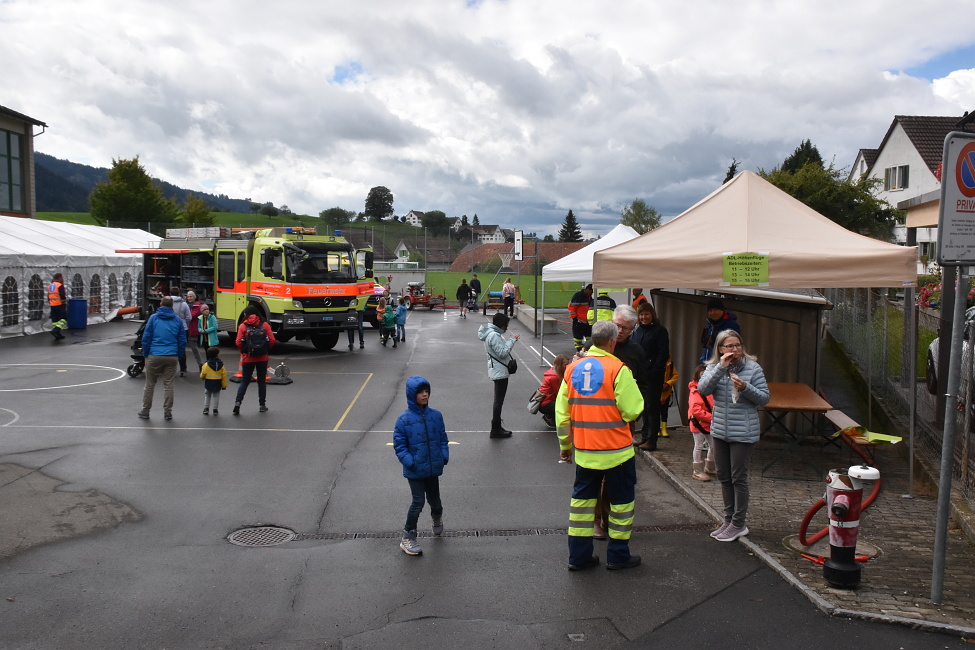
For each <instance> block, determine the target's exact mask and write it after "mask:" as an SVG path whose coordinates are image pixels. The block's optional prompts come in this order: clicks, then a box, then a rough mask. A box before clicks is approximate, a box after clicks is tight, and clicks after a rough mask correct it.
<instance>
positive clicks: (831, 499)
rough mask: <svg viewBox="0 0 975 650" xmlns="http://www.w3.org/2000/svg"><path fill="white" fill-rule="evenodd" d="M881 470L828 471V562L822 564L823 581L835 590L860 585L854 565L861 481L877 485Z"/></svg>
mask: <svg viewBox="0 0 975 650" xmlns="http://www.w3.org/2000/svg"><path fill="white" fill-rule="evenodd" d="M879 478H880V470H878V469H877V468H876V467H868V466H866V465H854V466H853V467H851V468H850V469H849V470H845V471H844V470H843V469H842V468H841V469H831V470H830V471H829V476H828V477H827V478H826V507H827V509H828V510H829V559H828V560H826V561H825V562H824V563H823V577H824V578H825V579H826V581H827V582H828V583H830V584H831V585H833V586H836V587H856V586H857V585H859V584H860V565H859V564H858V563H857V561H856V548H857V533H858V532H859V527H860V503H861V502H862V501H863V483H862V481H876V480H877V479H879Z"/></svg>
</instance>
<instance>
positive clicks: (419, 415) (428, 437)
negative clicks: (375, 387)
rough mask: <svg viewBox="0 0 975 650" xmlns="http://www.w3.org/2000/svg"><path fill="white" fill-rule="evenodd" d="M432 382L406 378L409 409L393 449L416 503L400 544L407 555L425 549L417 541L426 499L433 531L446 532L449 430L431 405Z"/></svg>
mask: <svg viewBox="0 0 975 650" xmlns="http://www.w3.org/2000/svg"><path fill="white" fill-rule="evenodd" d="M429 401H430V382H428V381H427V380H426V379H424V378H423V377H416V376H414V377H410V378H409V379H407V380H406V403H407V406H408V408H407V409H406V410H405V411H403V412H402V413H400V416H399V418H397V420H396V427H395V428H394V429H393V450H394V451H395V452H396V457H397V458H398V459H399V462H400V463H402V464H403V476H405V477H406V479H407V480H408V481H409V482H410V492H412V494H413V502H412V503H411V504H410V508H409V510H408V511H407V513H406V525H405V526H404V527H403V539H402V540H401V541H400V544H399V547H400V548H401V549H403V552H404V553H406V554H407V555H421V554H422V553H423V549H421V548H420V544H419V543H418V542H417V541H416V523H417V520H418V519H419V518H420V512H422V511H423V502H424V501H427V502H428V503H429V504H430V514H431V515H432V516H433V533H434V534H435V535H440V534H441V533H443V504H442V503H441V502H440V475H441V474H443V468H444V466H445V465H446V464H447V461H448V460H449V459H450V450H449V449H448V447H447V444H448V440H447V429H446V427H444V422H443V414H441V413H440V411H438V410H437V409H433V408H430V407H429V406H428V402H429Z"/></svg>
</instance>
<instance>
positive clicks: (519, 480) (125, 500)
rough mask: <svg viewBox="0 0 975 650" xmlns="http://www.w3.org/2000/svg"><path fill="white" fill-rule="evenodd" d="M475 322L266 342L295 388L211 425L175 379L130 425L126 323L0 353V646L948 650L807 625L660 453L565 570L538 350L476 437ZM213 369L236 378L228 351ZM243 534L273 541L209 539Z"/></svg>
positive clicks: (871, 629) (452, 320)
mask: <svg viewBox="0 0 975 650" xmlns="http://www.w3.org/2000/svg"><path fill="white" fill-rule="evenodd" d="M484 322H486V319H485V318H484V317H483V316H482V315H478V314H471V315H470V317H469V318H467V319H460V318H459V317H458V314H457V312H456V311H448V312H447V313H446V315H445V314H444V313H442V312H440V311H434V312H428V311H415V312H412V313H411V314H410V317H409V319H408V322H407V328H406V329H407V341H406V342H405V344H403V343H401V344H400V345H399V347H398V348H396V349H393V348H392V347H389V346H387V347H382V346H380V345H379V343H378V332H377V331H376V330H367V332H366V345H365V348H364V349H359V348H358V343H356V347H355V348H354V350H352V351H349V350H348V349H347V348H346V347H345V345H346V341H345V339H344V338H343V339H342V340H341V341H340V342H339V345H338V346H337V347H336V349H335V350H333V351H331V352H318V351H316V350H315V349H314V348H313V347H312V346H311V345H310V344H307V343H303V342H294V341H293V342H289V343H288V344H284V345H279V346H277V347H275V349H274V350H273V352H272V355H271V358H272V365H277V364H280V363H282V362H284V363H285V364H286V365H287V366H288V368H289V369H290V377H291V378H292V379H293V380H294V381H293V383H292V384H290V385H284V386H269V387H268V395H269V396H268V406H269V407H270V411H269V412H268V413H258V412H257V395H256V386H254V385H252V386H251V387H250V390H249V391H248V395H247V398H246V399H245V401H244V407H243V409H242V413H241V415H240V416H237V417H235V416H233V415H231V414H230V409H231V407H232V406H233V392H232V391H233V390H234V389H235V388H236V386H235V385H234V384H231V388H230V389H229V390H228V391H227V392H225V393H224V394H223V396H222V398H221V399H222V403H221V409H220V410H221V413H220V415H219V416H218V417H214V416H204V415H203V414H202V401H203V390H202V385H201V382H200V380H199V379H197V378H196V377H195V376H194V373H190V375H189V376H187V377H185V378H181V379H178V380H177V395H176V407H175V409H174V414H175V417H174V419H173V420H172V421H165V420H163V418H162V411H161V401H162V395H161V386H159V387H157V397H156V407H155V409H154V411H153V412H152V417H151V419H150V420H148V421H143V420H139V419H138V418H137V417H136V412H137V411H138V409H139V406H140V400H141V393H142V387H143V380H142V378H135V379H133V378H130V377H128V376H127V375H126V374H125V368H126V366H128V365H129V363H130V362H131V360H130V359H129V356H128V355H129V344H130V343H131V340H132V337H133V335H134V332H135V330H136V329H137V324H136V323H134V322H131V321H122V322H114V323H106V324H99V325H95V326H91V327H89V328H87V329H85V330H71V331H68V332H67V335H68V338H67V340H65V341H64V342H61V343H55V342H54V341H53V339H51V337H50V336H49V335H47V334H40V335H35V336H31V337H18V338H4V339H0V360H2V361H0V521H2V522H3V525H2V530H0V599H2V600H0V648H3V649H4V650H6V649H20V648H40V649H47V648H51V649H55V648H92V647H98V648H106V649H111V648H284V649H305V648H309V649H310V648H339V647H341V648H387V647H404V646H417V645H423V646H439V647H448V648H453V647H458V648H459V647H474V646H476V647H479V648H525V647H538V648H563V647H573V648H575V647H580V646H579V644H580V643H581V644H588V645H590V646H594V647H601V648H613V647H634V648H637V647H639V648H642V647H655V646H658V645H660V644H668V645H669V646H671V647H717V646H719V645H721V646H727V645H732V644H734V645H739V646H745V647H755V648H765V647H780V646H785V645H789V646H790V647H796V648H806V647H809V648H812V647H814V645H815V646H820V645H821V644H822V642H823V640H824V639H838V638H842V639H843V641H844V642H849V643H853V644H857V645H862V646H865V647H891V648H897V647H911V648H946V647H968V644H967V643H966V642H965V641H964V640H963V639H962V637H963V636H965V631H964V630H965V628H964V626H963V625H956V624H954V623H953V622H952V623H951V624H948V625H945V626H941V627H938V626H933V627H929V628H928V629H917V626H915V627H912V626H910V625H907V624H903V622H901V621H898V620H895V618H891V620H888V621H885V620H883V618H882V617H876V618H871V617H869V616H866V617H865V616H859V615H857V614H856V613H855V612H852V610H850V611H849V612H848V611H847V610H844V609H843V608H838V609H834V610H832V612H833V614H834V615H832V616H830V615H828V614H827V613H826V612H828V611H831V610H829V609H828V608H824V607H823V606H822V603H821V602H817V601H816V599H815V595H814V594H811V593H810V590H808V589H804V588H803V587H802V585H801V584H800V583H801V581H798V582H797V581H795V580H790V578H789V575H790V573H789V567H785V571H783V566H784V565H783V563H782V562H781V561H779V560H778V559H777V558H776V557H775V555H774V554H771V553H768V552H767V551H765V550H764V549H763V547H762V546H761V545H758V544H751V543H730V544H722V543H718V542H715V541H714V540H712V539H710V538H709V537H708V535H707V531H709V530H710V529H711V527H712V524H713V514H712V513H710V512H709V504H708V498H707V495H706V494H705V495H704V498H702V497H701V495H700V494H696V493H694V492H693V490H688V488H687V486H686V485H684V483H685V482H684V481H682V480H681V479H680V477H678V476H677V474H676V473H675V472H674V471H673V468H669V467H668V463H666V462H665V454H675V456H674V458H675V459H676V460H674V461H673V462H674V463H677V464H679V462H680V461H679V458H677V456H676V454H678V453H679V450H678V447H677V445H676V444H673V445H671V446H670V447H668V442H667V441H665V442H664V444H662V448H664V449H665V451H664V452H662V453H661V454H660V456H661V458H660V459H652V458H649V457H647V455H641V459H640V462H639V463H638V477H639V478H638V480H639V484H638V494H637V515H636V526H637V530H636V532H635V533H634V534H633V538H632V541H631V547H632V549H633V552H635V553H638V554H641V555H642V556H643V558H644V563H643V565H642V566H641V567H638V568H636V569H631V570H626V571H606V570H604V569H603V567H598V568H595V569H591V570H588V571H583V572H569V571H567V570H566V562H567V547H566V538H565V527H566V521H567V512H568V501H569V494H570V490H571V485H572V478H573V468H572V466H570V465H565V464H560V463H559V462H558V447H557V444H556V441H555V437H554V433H553V432H552V431H550V430H548V429H547V428H546V427H545V426H544V424H543V423H542V421H541V418H540V417H538V416H532V415H530V414H529V413H528V412H527V410H526V408H525V402H527V399H528V396H529V395H530V394H531V392H532V391H533V390H534V389H535V388H536V387H537V385H538V383H539V381H540V378H541V373H542V370H543V368H539V367H538V364H537V357H536V356H535V355H534V354H533V347H532V346H535V348H537V340H536V339H532V337H531V335H530V333H529V332H528V331H527V330H525V329H524V328H523V327H522V326H521V325H520V324H519V323H517V321H514V322H513V323H512V326H511V333H520V334H521V335H522V340H521V342H520V343H519V344H518V345H516V347H515V354H516V356H517V357H518V358H519V363H520V369H519V372H518V374H517V375H515V376H514V377H513V378H512V380H511V385H510V387H509V393H508V400H507V403H506V407H505V414H504V419H505V424H506V426H507V427H508V428H511V429H513V430H514V432H515V433H514V435H513V436H512V437H511V438H510V439H506V440H493V439H490V438H489V437H488V431H489V429H490V419H491V414H490V411H491V396H492V385H491V382H490V381H489V380H488V378H487V373H486V363H485V356H484V354H483V347H482V345H481V343H480V341H478V340H477V337H476V330H477V327H478V326H479V325H480V324H482V323H484ZM224 336H226V335H224ZM571 346H572V342H571V338H570V337H567V336H564V335H555V336H551V337H550V336H546V347H548V348H550V349H552V350H553V351H555V352H567V351H571ZM222 353H223V356H224V358H225V360H228V359H229V360H230V361H229V363H228V365H229V366H231V367H234V366H235V363H234V361H233V359H235V356H234V355H235V351H234V349H233V347H232V346H231V345H230V344H229V342H228V341H227V340H224V341H223V344H222ZM190 364H191V366H192V364H193V362H192V357H191V360H190ZM411 375H422V376H425V377H427V378H428V379H429V380H430V382H431V384H432V396H431V402H430V403H431V405H432V406H433V407H435V408H438V409H440V410H442V411H443V412H444V416H445V419H446V422H447V428H448V433H449V436H450V439H451V441H452V443H454V444H452V445H451V462H450V464H449V465H448V466H447V468H446V471H445V473H444V476H443V477H442V480H441V487H442V494H443V500H444V505H445V513H444V517H445V523H446V526H447V530H446V533H445V534H444V535H443V536H442V537H440V538H434V537H433V536H432V533H431V532H430V531H429V521H430V520H429V511H428V510H426V511H424V513H423V514H422V515H421V519H420V522H421V528H423V531H422V535H421V538H420V542H421V544H422V546H423V549H424V553H423V555H422V556H419V557H409V556H406V555H405V554H403V553H402V552H401V551H400V550H399V548H398V535H399V531H400V530H401V528H402V522H403V520H404V518H405V514H406V508H407V506H408V504H409V490H408V487H407V484H406V481H405V479H404V478H403V477H402V473H401V468H400V466H399V464H398V462H397V461H396V458H395V456H394V454H393V453H392V449H391V431H392V427H393V423H394V422H395V420H396V417H397V416H398V414H399V413H400V412H401V411H402V410H403V409H404V408H405V397H404V392H403V388H404V384H405V380H406V378H407V377H409V376H411ZM671 440H674V439H671ZM675 443H676V441H675ZM675 477H676V478H675ZM704 489H710V488H704ZM247 529H258V530H259V531H260V532H261V533H262V534H264V533H265V532H267V533H268V534H269V535H271V534H278V533H280V534H282V535H283V536H284V537H286V538H287V541H282V542H281V543H276V541H275V542H273V545H269V546H254V545H253V544H248V543H245V544H244V545H238V544H234V543H231V541H230V538H233V539H235V540H236V541H240V539H241V531H244V530H247ZM776 534H777V533H776ZM761 536H762V535H761V533H753V534H752V535H750V536H749V537H761ZM769 539H772V537H771V536H770V537H769ZM269 543H271V542H269ZM596 544H597V553H599V554H600V555H605V553H604V549H602V548H601V545H602V544H603V543H602V542H596ZM603 560H604V561H605V558H603ZM869 571H870V569H869V568H865V572H866V574H867V575H869ZM968 597H971V594H969V596H968ZM837 613H839V614H842V615H835V614H837ZM922 622H923V619H922Z"/></svg>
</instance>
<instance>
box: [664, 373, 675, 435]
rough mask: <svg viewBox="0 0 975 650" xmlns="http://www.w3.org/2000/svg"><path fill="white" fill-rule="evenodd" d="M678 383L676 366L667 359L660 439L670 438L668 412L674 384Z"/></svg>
mask: <svg viewBox="0 0 975 650" xmlns="http://www.w3.org/2000/svg"><path fill="white" fill-rule="evenodd" d="M676 383H677V369H676V368H674V364H672V363H671V362H670V359H667V365H666V366H664V388H663V390H662V391H660V437H661V438H669V437H670V434H669V433H667V411H668V410H670V403H671V398H672V397H673V395H674V384H676Z"/></svg>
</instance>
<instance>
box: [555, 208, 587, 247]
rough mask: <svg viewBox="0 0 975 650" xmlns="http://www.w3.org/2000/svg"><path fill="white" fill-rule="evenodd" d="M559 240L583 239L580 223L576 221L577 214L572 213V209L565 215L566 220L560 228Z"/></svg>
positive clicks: (576, 240) (572, 240) (578, 240)
mask: <svg viewBox="0 0 975 650" xmlns="http://www.w3.org/2000/svg"><path fill="white" fill-rule="evenodd" d="M559 241H561V242H580V241H582V230H580V229H579V223H578V222H577V221H576V216H575V215H574V214H572V210H569V212H568V213H567V214H566V215H565V221H564V222H563V223H562V229H561V230H559Z"/></svg>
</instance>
